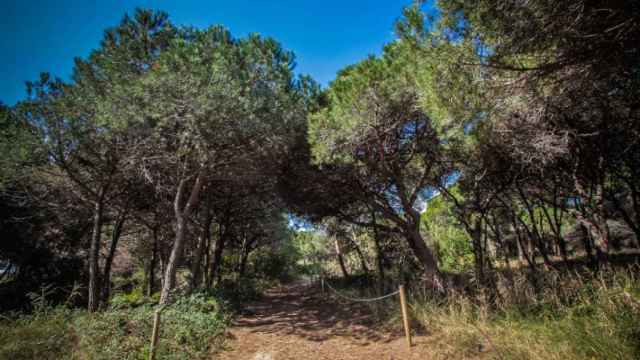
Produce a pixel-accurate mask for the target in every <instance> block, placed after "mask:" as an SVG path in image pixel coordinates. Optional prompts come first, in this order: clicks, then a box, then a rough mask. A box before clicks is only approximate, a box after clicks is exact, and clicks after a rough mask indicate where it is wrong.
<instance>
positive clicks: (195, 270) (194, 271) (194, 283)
mask: <svg viewBox="0 0 640 360" xmlns="http://www.w3.org/2000/svg"><path fill="white" fill-rule="evenodd" d="M208 212H209V211H208V210H207V214H206V218H205V221H204V225H203V228H202V233H201V234H200V237H199V239H198V248H197V249H196V253H195V255H194V259H193V263H192V264H191V280H190V282H189V292H191V291H194V290H195V289H196V288H197V287H198V286H200V282H201V279H202V255H203V253H204V248H205V247H206V243H207V242H208V241H209V237H210V236H211V235H210V234H211V230H210V228H211V221H212V216H211V215H210V214H209V213H208Z"/></svg>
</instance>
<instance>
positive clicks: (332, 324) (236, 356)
mask: <svg viewBox="0 0 640 360" xmlns="http://www.w3.org/2000/svg"><path fill="white" fill-rule="evenodd" d="M227 343H228V344H227V350H226V351H224V352H222V353H221V354H218V355H217V357H216V359H222V360H285V359H291V360H293V359H295V360H300V359H331V360H334V359H335V360H339V359H344V360H352V359H354V360H355V359H365V360H374V359H384V360H391V359H394V360H399V359H429V358H430V357H429V356H428V354H427V348H426V346H425V341H424V339H423V338H422V337H415V338H414V344H415V345H414V346H413V347H412V348H411V350H408V349H407V345H406V340H405V338H404V337H403V334H402V331H395V332H388V331H383V330H380V329H377V328H376V326H375V324H374V323H373V321H372V320H371V318H370V315H369V314H368V313H367V311H366V309H365V308H364V307H362V306H360V305H358V304H347V303H337V302H336V301H335V300H331V299H329V298H323V297H322V296H320V294H318V292H317V290H315V289H313V288H311V287H309V286H304V285H290V286H286V287H281V288H278V289H273V290H270V291H268V292H267V293H266V294H265V296H264V298H263V299H262V300H261V301H259V302H256V303H253V304H250V305H249V306H248V309H247V311H246V313H245V314H244V315H242V316H240V317H239V318H237V319H236V320H235V322H234V325H233V326H232V328H231V329H230V332H229V341H228V342H227Z"/></svg>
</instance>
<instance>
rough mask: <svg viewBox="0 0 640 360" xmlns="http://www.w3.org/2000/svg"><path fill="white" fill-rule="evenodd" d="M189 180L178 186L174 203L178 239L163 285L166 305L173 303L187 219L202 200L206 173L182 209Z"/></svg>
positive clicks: (202, 174)
mask: <svg viewBox="0 0 640 360" xmlns="http://www.w3.org/2000/svg"><path fill="white" fill-rule="evenodd" d="M186 185H187V179H182V180H181V181H180V184H179V185H178V191H177V192H176V197H175V201H174V204H173V205H174V212H175V217H176V238H175V241H174V242H173V248H172V249H171V255H170V256H169V262H168V263H167V269H166V270H165V274H164V282H163V284H162V292H161V293H160V304H162V305H166V304H168V303H169V302H170V301H171V291H172V290H173V288H174V286H175V283H176V270H177V269H178V262H179V261H180V257H181V255H182V248H183V247H184V239H185V235H186V230H187V219H188V218H189V216H190V215H191V213H192V212H193V210H194V209H195V207H196V206H197V203H198V200H199V199H200V191H201V190H202V187H203V186H204V172H203V171H200V173H199V174H198V176H197V178H196V180H195V183H194V184H193V187H192V188H191V194H190V196H189V199H188V200H187V203H186V204H185V206H184V207H182V206H181V205H182V198H183V197H184V193H185V190H186Z"/></svg>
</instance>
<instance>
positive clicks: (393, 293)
mask: <svg viewBox="0 0 640 360" xmlns="http://www.w3.org/2000/svg"><path fill="white" fill-rule="evenodd" d="M322 283H323V284H326V285H327V287H329V289H331V290H333V292H334V293H335V294H336V295H338V296H339V297H341V298H343V299H346V300H349V301H356V302H370V301H378V300H382V299H386V298H388V297H392V296H395V295H398V293H400V290H396V291H394V292H392V293H390V294H386V295H382V296H379V297H375V298H367V299H365V298H352V297H350V296H346V295H343V294H340V292H338V290H336V289H335V288H334V287H333V286H331V284H330V283H329V282H328V281H325V280H324V279H322Z"/></svg>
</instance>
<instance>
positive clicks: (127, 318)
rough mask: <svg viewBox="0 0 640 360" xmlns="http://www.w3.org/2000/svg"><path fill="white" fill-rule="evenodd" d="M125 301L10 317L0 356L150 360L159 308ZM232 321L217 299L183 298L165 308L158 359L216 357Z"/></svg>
mask: <svg viewBox="0 0 640 360" xmlns="http://www.w3.org/2000/svg"><path fill="white" fill-rule="evenodd" d="M131 297H132V298H134V299H137V298H136V295H131ZM123 298H124V297H123ZM122 304H124V302H123V303H121V304H120V305H119V306H118V307H112V308H110V309H109V310H107V311H103V312H97V313H92V314H91V313H87V312H85V311H71V310H68V309H65V308H63V307H58V308H55V309H53V308H46V309H42V310H41V311H40V312H38V313H34V314H33V315H23V316H21V317H17V318H12V319H9V318H6V319H4V320H3V321H2V322H0V331H2V334H3V336H2V337H0V358H1V359H92V360H93V359H95V360H101V359H105V360H106V359H132V360H133V359H147V358H148V351H149V342H150V339H151V331H152V325H153V324H152V323H153V313H154V311H155V307H154V306H152V305H151V304H149V303H144V302H143V303H142V304H138V305H136V306H135V307H127V306H124V305H122ZM228 321H229V317H228V315H226V311H225V309H224V307H223V306H221V304H220V302H218V301H217V300H216V299H215V298H212V297H210V296H206V295H204V294H194V295H192V296H189V297H185V298H181V299H179V300H178V301H177V302H176V303H175V304H172V305H171V306H168V307H166V308H165V309H164V311H163V312H162V322H161V332H160V342H159V346H158V353H157V359H205V358H210V357H211V354H212V353H214V352H215V351H217V349H219V348H220V345H221V342H222V339H223V337H222V334H223V332H224V329H225V327H226V326H227V324H228Z"/></svg>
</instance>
